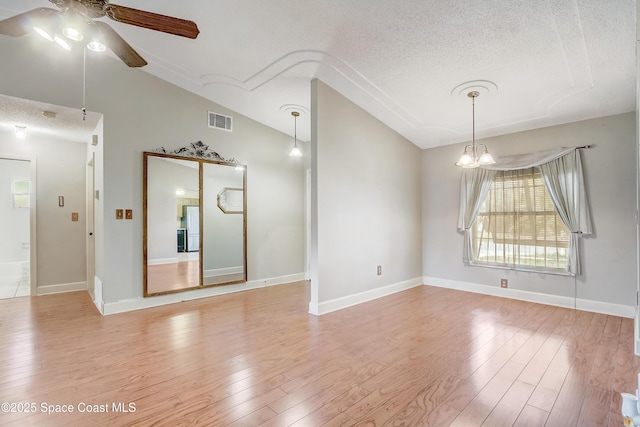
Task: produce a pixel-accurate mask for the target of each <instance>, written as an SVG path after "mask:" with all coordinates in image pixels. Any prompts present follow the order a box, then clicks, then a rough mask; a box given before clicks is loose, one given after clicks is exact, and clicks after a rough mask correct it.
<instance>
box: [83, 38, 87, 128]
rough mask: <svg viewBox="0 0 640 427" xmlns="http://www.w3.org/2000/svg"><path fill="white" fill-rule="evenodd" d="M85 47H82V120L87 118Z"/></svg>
mask: <svg viewBox="0 0 640 427" xmlns="http://www.w3.org/2000/svg"><path fill="white" fill-rule="evenodd" d="M86 106H87V48H86V47H85V48H84V49H82V121H85V120H87V108H86Z"/></svg>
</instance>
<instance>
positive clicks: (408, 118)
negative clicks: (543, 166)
mask: <svg viewBox="0 0 640 427" xmlns="http://www.w3.org/2000/svg"><path fill="white" fill-rule="evenodd" d="M114 3H117V4H119V5H123V6H128V7H132V8H136V9H142V10H147V11H151V12H155V13H159V14H163V15H169V16H175V17H179V18H184V19H188V20H193V21H195V22H196V23H197V25H198V27H199V29H200V34H199V35H198V37H197V39H195V40H191V39H188V38H183V37H177V36H173V35H169V34H165V33H161V32H157V31H152V30H149V29H145V28H140V27H136V26H132V25H126V24H123V23H119V22H114V21H112V20H109V19H107V18H100V19H99V20H100V21H103V22H107V23H108V24H109V25H110V26H111V27H112V28H113V29H115V30H116V31H117V32H118V33H119V34H120V35H121V36H122V37H123V38H124V39H125V40H126V41H127V42H128V43H129V44H130V45H131V46H133V47H134V49H135V50H136V51H137V52H138V53H139V54H140V55H141V56H142V57H144V58H145V59H146V61H147V62H148V65H146V66H145V67H144V68H143V70H144V71H146V72H148V73H151V74H153V75H156V76H158V77H160V78H163V79H165V80H167V81H169V82H172V83H174V84H176V85H178V86H180V87H182V88H184V89H186V90H189V91H192V92H194V93H197V94H199V95H201V96H203V97H205V98H208V99H210V100H212V101H214V102H217V103H219V104H221V105H224V106H225V107H228V108H230V109H232V110H235V111H237V112H238V113H241V114H243V115H246V116H248V117H250V118H252V119H255V120H257V121H258V122H261V123H264V124H266V125H268V126H271V127H273V128H275V129H278V130H280V131H282V132H285V133H288V134H292V133H293V119H292V117H291V115H290V113H291V111H293V110H298V111H300V112H301V117H300V119H299V122H298V136H299V137H300V138H301V139H303V140H308V139H309V138H310V131H309V128H310V126H309V125H310V123H309V121H310V117H309V113H310V108H311V106H310V84H309V82H310V80H311V79H314V78H319V79H321V80H323V81H324V82H325V83H327V84H329V85H330V86H332V87H333V88H334V89H336V90H337V91H339V92H340V93H342V94H343V95H344V96H345V97H347V98H349V99H350V100H352V101H353V102H355V103H356V104H357V105H359V106H360V107H361V108H363V109H365V110H367V111H368V112H369V113H371V114H372V115H373V116H375V117H377V118H378V119H379V120H381V121H382V122H384V123H386V124H387V125H388V126H390V127H391V128H393V129H394V130H396V131H397V132H398V133H400V134H401V135H403V136H404V137H406V138H407V139H408V140H410V141H411V142H413V143H414V144H416V145H417V146H419V147H421V148H429V147H435V146H441V145H447V144H452V143H457V142H462V141H468V140H470V139H471V101H470V99H469V98H468V97H467V93H468V92H470V91H471V90H477V91H479V92H480V96H479V97H478V99H477V100H476V137H477V138H483V137H489V136H495V135H501V134H507V133H512V132H517V131H521V130H527V129H533V128H539V127H545V126H551V125H555V124H561V123H567V122H573V121H578V120H584V119H589V118H594V117H600V116H607V115H612V114H618V113H624V112H629V111H634V110H635V75H636V70H635V40H636V30H635V27H636V12H635V11H636V5H635V1H633V0H541V1H527V2H525V1H513V0H492V1H478V0H458V1H448V2H444V1H436V0H404V1H402V2H393V1H388V0H387V1H380V0H349V1H344V0H341V1H338V0H324V1H295V2H294V1H282V0H272V1H261V0H243V1H221V0H192V1H188V2H184V1H176V0H120V1H114ZM37 7H51V8H55V6H54V5H53V4H51V3H49V2H48V1H46V0H21V1H15V0H0V19H5V18H8V17H11V16H13V15H16V14H18V13H22V12H25V11H27V10H30V9H34V8H37ZM0 37H6V36H0ZM24 37H36V36H35V35H26V36H24ZM61 54H64V52H63V51H61ZM0 107H1V106H0Z"/></svg>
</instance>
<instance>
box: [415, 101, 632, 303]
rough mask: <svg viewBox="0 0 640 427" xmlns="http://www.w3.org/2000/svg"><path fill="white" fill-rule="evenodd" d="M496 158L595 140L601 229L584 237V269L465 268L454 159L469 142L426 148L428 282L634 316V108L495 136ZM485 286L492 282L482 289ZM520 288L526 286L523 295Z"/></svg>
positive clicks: (588, 159)
mask: <svg viewBox="0 0 640 427" xmlns="http://www.w3.org/2000/svg"><path fill="white" fill-rule="evenodd" d="M481 142H482V143H485V144H487V146H488V147H489V150H490V152H491V154H493V155H494V156H500V155H509V154H518V153H525V152H529V151H535V150H543V149H546V148H551V147H559V146H582V145H587V144H593V145H594V148H592V149H590V150H583V152H582V158H583V167H584V170H585V179H586V183H587V186H588V193H589V197H590V200H591V208H592V218H593V221H594V227H595V234H594V235H593V236H590V237H586V238H584V239H582V248H581V250H582V260H583V263H582V267H583V270H584V271H583V274H582V275H581V276H579V277H577V279H576V280H574V278H572V277H566V276H558V275H544V274H536V273H525V272H516V271H510V270H501V269H492V268H487V267H479V266H465V265H464V264H463V262H462V242H463V239H462V234H461V233H460V232H458V231H457V229H456V224H457V216H458V206H459V199H458V197H459V194H460V173H461V171H460V169H459V168H457V167H455V166H454V165H453V163H454V162H455V161H456V160H457V159H458V158H459V157H460V155H461V154H462V151H463V146H464V144H458V145H454V146H447V147H440V148H433V149H428V150H424V151H423V153H422V185H423V199H422V218H423V272H424V276H425V280H426V282H427V283H431V284H439V285H443V286H452V287H461V288H466V289H470V290H477V291H486V292H489V293H497V294H500V292H501V291H500V278H503V277H504V278H507V279H509V289H508V290H507V291H505V292H503V293H502V295H505V296H514V297H519V298H520V297H521V298H525V299H532V300H541V301H545V302H549V303H555V304H559V305H570V306H573V305H574V304H575V305H577V306H578V307H579V308H580V307H581V308H585V309H590V310H595V311H603V312H611V313H618V314H622V315H629V314H631V313H630V312H629V310H628V308H629V307H632V306H635V289H636V285H635V284H636V235H635V209H636V188H635V182H636V178H635V176H636V172H635V113H628V114H622V115H617V116H611V117H604V118H599V119H593V120H587V121H582V122H576V123H570V124H566V125H560V126H553V127H548V128H543V129H537V130H532V131H528V132H520V133H515V134H511V135H504V136H500V137H495V138H488V139H484V140H482V141H481ZM475 285H484V286H486V287H489V288H486V287H484V288H483V287H477V286H475ZM517 291H524V293H518V292H517Z"/></svg>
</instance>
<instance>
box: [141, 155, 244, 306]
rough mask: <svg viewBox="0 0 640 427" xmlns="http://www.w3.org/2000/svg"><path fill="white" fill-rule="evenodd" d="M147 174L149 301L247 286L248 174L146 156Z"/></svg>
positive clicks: (146, 283) (220, 165)
mask: <svg viewBox="0 0 640 427" xmlns="http://www.w3.org/2000/svg"><path fill="white" fill-rule="evenodd" d="M144 170H145V176H144V189H143V191H144V197H143V198H144V209H143V211H144V212H143V217H144V218H143V221H144V239H143V246H144V266H143V269H144V295H145V296H151V295H161V294H166V293H173V292H180V291H184V290H188V289H196V288H199V287H204V286H214V285H222V284H230V283H239V282H244V281H246V277H247V276H246V272H247V267H246V210H245V202H246V194H245V193H246V192H245V188H246V186H245V179H246V178H245V170H246V168H244V167H237V165H236V164H230V163H226V162H218V161H209V160H204V159H197V158H196V159H191V158H184V157H181V156H174V155H170V154H161V153H144ZM221 193H222V194H223V199H224V200H223V204H224V205H225V206H226V207H228V209H225V210H226V212H225V210H223V209H221V208H220V207H219V203H220V194H221Z"/></svg>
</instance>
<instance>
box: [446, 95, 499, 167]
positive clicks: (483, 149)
mask: <svg viewBox="0 0 640 427" xmlns="http://www.w3.org/2000/svg"><path fill="white" fill-rule="evenodd" d="M467 96H468V97H469V98H471V115H472V119H471V126H472V128H471V144H468V145H466V146H465V147H464V153H462V156H461V157H460V160H458V161H457V162H456V166H462V167H463V168H477V167H478V166H485V165H492V164H494V163H495V162H496V161H495V160H493V157H492V156H491V154H489V150H488V149H487V146H486V145H485V144H478V145H476V98H477V97H478V96H480V92H477V91H473V92H469V93H468V94H467ZM479 151H480V153H479ZM478 154H480V155H478Z"/></svg>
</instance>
